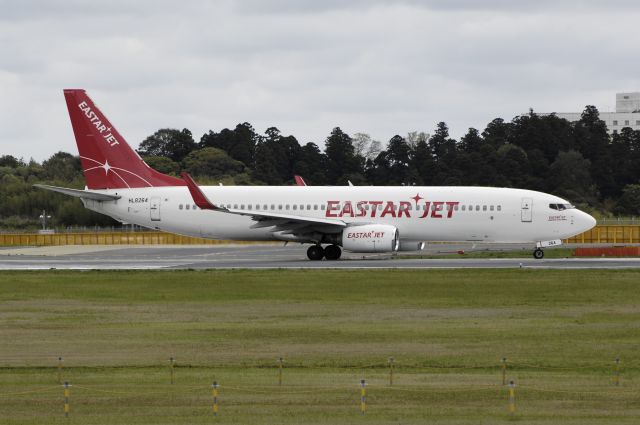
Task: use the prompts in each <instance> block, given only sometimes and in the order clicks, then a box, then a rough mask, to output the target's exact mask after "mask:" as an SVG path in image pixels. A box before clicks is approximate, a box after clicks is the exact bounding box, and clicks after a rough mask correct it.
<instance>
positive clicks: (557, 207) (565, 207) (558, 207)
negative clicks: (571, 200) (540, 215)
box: [549, 204, 575, 211]
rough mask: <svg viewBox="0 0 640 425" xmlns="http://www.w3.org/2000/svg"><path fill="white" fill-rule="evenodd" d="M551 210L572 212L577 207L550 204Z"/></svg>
mask: <svg viewBox="0 0 640 425" xmlns="http://www.w3.org/2000/svg"><path fill="white" fill-rule="evenodd" d="M549 208H551V209H552V210H558V211H564V210H570V209H572V208H575V207H574V206H573V205H571V204H549Z"/></svg>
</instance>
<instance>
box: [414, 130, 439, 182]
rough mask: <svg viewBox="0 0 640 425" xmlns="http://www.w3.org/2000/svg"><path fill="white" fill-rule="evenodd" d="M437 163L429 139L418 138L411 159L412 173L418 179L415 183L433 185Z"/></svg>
mask: <svg viewBox="0 0 640 425" xmlns="http://www.w3.org/2000/svg"><path fill="white" fill-rule="evenodd" d="M435 165H436V164H435V161H434V159H433V155H432V154H431V149H430V148H429V144H428V142H427V140H426V139H421V140H418V142H417V143H416V147H415V148H414V149H413V152H412V153H411V159H410V161H409V167H410V168H411V175H412V176H415V179H416V182H415V183H416V184H418V185H425V186H427V185H432V184H433V182H434V180H435V171H436V170H435Z"/></svg>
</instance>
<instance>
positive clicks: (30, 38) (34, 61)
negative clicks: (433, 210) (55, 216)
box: [0, 0, 640, 161]
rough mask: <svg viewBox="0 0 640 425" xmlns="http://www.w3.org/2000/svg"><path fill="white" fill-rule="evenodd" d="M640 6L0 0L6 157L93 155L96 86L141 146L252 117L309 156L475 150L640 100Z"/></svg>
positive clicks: (500, 0)
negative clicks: (75, 92)
mask: <svg viewBox="0 0 640 425" xmlns="http://www.w3.org/2000/svg"><path fill="white" fill-rule="evenodd" d="M638 22H640V2H638V1H622V0H613V1H606V2H605V1H587V0H583V1H578V0H575V1H561V0H536V1H526V2H525V1H516V0H489V1H479V0H447V1H436V0H432V1H428V0H425V1H418V0H416V1H364V0H362V1H358V0H351V1H349V0H322V1H318V0H295V1H294V0H291V1H288V0H247V1H231V0H229V1H205V0H193V1H191V0H182V1H168V0H136V1H133V0H108V1H105V0H92V1H81V0H67V1H62V0H41V1H38V0H0V155H4V154H11V155H14V156H17V157H24V158H25V159H26V160H28V159H29V158H31V157H33V158H35V159H36V160H38V161H41V160H43V159H46V158H47V157H49V156H50V155H51V154H53V153H55V152H57V151H60V150H63V151H67V152H72V153H74V154H76V153H77V152H76V148H75V142H74V139H73V133H72V130H71V125H70V123H69V118H68V115H67V111H66V106H65V103H64V98H63V95H62V89H63V88H85V89H87V91H88V93H89V95H90V96H91V97H92V98H93V100H94V101H95V102H96V103H97V104H98V105H99V106H100V108H101V109H102V110H103V112H104V113H105V114H106V115H107V116H108V117H109V118H110V120H111V121H112V123H113V124H114V125H115V126H116V127H117V128H118V130H119V131H120V133H121V134H122V135H123V136H124V137H125V138H126V139H127V140H128V141H129V143H131V144H132V145H133V146H134V147H136V148H137V146H138V145H139V143H140V142H141V141H142V140H143V139H144V138H145V137H147V136H148V135H150V134H152V133H153V132H155V131H156V130H158V129H159V128H164V127H170V128H180V129H182V128H184V127H186V128H189V129H190V130H191V131H192V132H193V134H194V138H195V139H196V141H198V140H199V139H200V137H201V136H202V134H203V133H205V132H206V131H208V130H209V129H212V130H214V131H219V130H221V129H222V128H224V127H230V128H233V127H234V126H235V125H236V124H237V123H239V122H244V121H248V122H250V123H251V124H253V126H254V127H255V129H256V130H257V131H258V132H260V133H263V132H264V130H265V129H266V128H268V127H270V126H275V127H278V128H279V129H280V131H281V132H282V133H283V134H287V135H288V134H293V135H294V136H296V137H297V138H298V140H299V141H300V143H301V144H304V143H306V142H314V143H318V144H319V145H321V146H322V143H323V141H324V139H325V138H326V136H327V135H328V134H329V133H330V131H331V129H332V128H333V127H336V126H339V127H341V128H342V129H343V130H344V131H346V132H347V133H350V134H353V133H356V132H364V133H369V134H370V135H371V136H372V137H373V138H375V139H378V140H381V141H383V142H386V141H388V140H389V138H391V137H392V136H393V135H394V134H401V135H405V134H406V133H407V132H409V131H425V132H429V133H431V132H432V131H433V129H434V127H435V125H436V123H437V122H439V121H445V122H446V123H447V124H448V125H449V127H450V129H451V133H452V136H454V137H456V138H459V137H460V136H461V135H463V134H464V133H465V132H466V130H467V129H468V128H469V127H476V128H478V129H479V130H482V129H484V127H485V125H486V124H487V122H489V121H490V120H491V119H493V118H495V117H502V118H504V119H506V120H511V119H512V118H513V117H514V116H515V115H517V114H520V113H523V112H526V111H527V110H528V109H529V108H530V107H531V108H533V109H534V110H535V111H538V112H551V111H557V112H574V111H581V110H582V109H583V108H584V106H585V105H587V104H594V105H596V106H597V107H598V108H599V109H600V110H601V111H608V110H613V109H614V106H615V93H616V92H620V91H640V43H638V40H639V39H640V25H638Z"/></svg>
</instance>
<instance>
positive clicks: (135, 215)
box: [84, 186, 595, 243]
mask: <svg viewBox="0 0 640 425" xmlns="http://www.w3.org/2000/svg"><path fill="white" fill-rule="evenodd" d="M201 190H202V191H203V192H204V194H205V195H206V196H207V198H208V199H209V200H210V201H211V202H212V203H213V204H215V205H216V206H223V207H227V208H231V209H236V210H238V209H239V210H245V211H247V210H249V211H257V212H261V211H262V212H265V211H268V212H270V213H276V214H288V215H296V216H301V217H315V218H323V219H324V218H330V219H336V220H342V221H344V222H345V223H347V225H348V226H353V225H358V224H372V223H373V224H389V225H393V226H395V227H396V228H397V229H398V232H399V237H400V241H401V242H413V241H418V242H420V241H478V242H507V243H511V242H513V243H527V242H539V241H548V240H557V239H565V238H568V237H571V236H573V235H576V234H579V233H581V232H583V231H585V230H588V229H590V228H591V227H593V225H594V224H595V221H594V219H593V218H592V217H591V216H590V215H588V214H586V213H584V212H582V211H580V210H578V209H576V208H569V209H564V210H558V209H553V208H550V206H549V205H550V204H565V205H566V204H567V201H565V200H563V199H561V198H558V197H556V196H553V195H549V194H545V193H541V192H536V191H530V190H521V189H505V188H489V187H451V186H450V187H447V186H442V187H416V186H412V187H404V186H400V187H398V186H396V187H391V186H389V187H379V186H378V187H370V186H359V187H348V186H344V187H342V186H340V187H327V186H315V187H314V186H277V187H275V186H202V187H201ZM95 192H100V193H107V194H112V195H118V196H121V198H120V199H118V200H117V201H107V202H98V201H92V200H84V202H85V206H86V207H87V208H89V209H92V210H94V211H97V212H99V213H102V214H106V215H109V216H111V217H113V218H115V219H117V220H119V221H122V222H125V223H134V224H137V225H140V226H144V227H148V228H152V229H157V230H162V231H167V232H172V233H178V234H183V235H189V236H197V237H204V238H211V239H230V240H256V241H258V240H283V238H282V237H281V236H279V235H278V233H277V232H275V231H274V230H273V228H271V227H262V228H251V226H252V225H254V224H255V223H256V222H255V221H254V220H253V219H252V217H251V216H248V215H236V214H229V213H226V212H219V211H211V210H201V209H199V208H197V207H195V205H194V201H193V198H192V196H191V194H190V193H189V190H188V189H187V187H184V186H171V187H148V188H139V189H112V190H100V191H95Z"/></svg>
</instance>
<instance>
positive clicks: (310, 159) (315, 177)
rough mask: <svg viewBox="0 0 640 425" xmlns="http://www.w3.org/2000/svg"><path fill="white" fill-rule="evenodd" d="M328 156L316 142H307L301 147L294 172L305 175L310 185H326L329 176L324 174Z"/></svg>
mask: <svg viewBox="0 0 640 425" xmlns="http://www.w3.org/2000/svg"><path fill="white" fill-rule="evenodd" d="M326 160H327V157H326V156H325V155H324V154H323V153H322V152H321V151H320V148H319V147H318V145H316V144H315V143H307V144H306V145H304V146H302V148H300V151H299V154H298V159H297V161H296V162H295V164H294V165H293V172H294V174H298V175H300V176H302V177H304V179H305V181H306V182H307V184H309V185H325V184H327V177H326V176H325V174H324V170H325V169H326V164H325V163H326Z"/></svg>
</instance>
